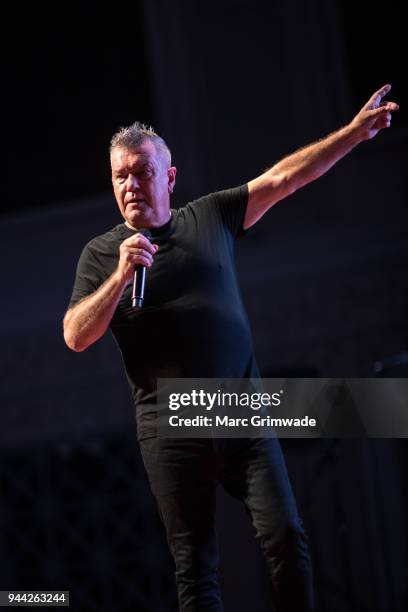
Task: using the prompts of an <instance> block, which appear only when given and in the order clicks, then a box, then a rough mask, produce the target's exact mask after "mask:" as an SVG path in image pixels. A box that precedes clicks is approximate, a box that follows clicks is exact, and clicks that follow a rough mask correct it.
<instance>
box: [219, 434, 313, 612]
mask: <svg viewBox="0 0 408 612" xmlns="http://www.w3.org/2000/svg"><path fill="white" fill-rule="evenodd" d="M226 448H228V450H227V451H226V452H224V453H223V456H224V457H225V463H224V465H223V470H222V477H221V478H220V480H221V483H222V484H223V486H224V487H225V489H226V490H227V491H228V492H229V493H231V494H232V495H234V497H236V498H238V499H240V500H241V501H243V502H244V503H245V506H246V508H247V511H248V512H249V514H250V516H251V519H252V523H253V525H254V527H255V529H256V534H257V537H258V538H259V539H260V542H261V546H262V549H263V552H264V555H265V558H266V562H267V565H268V568H269V572H270V575H271V578H272V586H273V593H274V600H275V604H276V608H277V610H278V611H279V612H294V611H295V610H296V612H312V611H313V609H314V607H313V586H312V568H311V561H310V556H309V551H308V545H307V536H306V534H305V532H304V529H303V525H302V521H301V518H300V517H299V514H298V511H297V507H296V502H295V499H294V497H293V493H292V489H291V486H290V482H289V479H288V475H287V471H286V466H285V462H284V458H283V455H282V451H281V448H280V445H279V442H278V440H277V439H275V438H272V439H254V440H237V439H236V440H229V441H228V445H226Z"/></svg>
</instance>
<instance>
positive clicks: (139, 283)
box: [132, 265, 146, 308]
mask: <svg viewBox="0 0 408 612" xmlns="http://www.w3.org/2000/svg"><path fill="white" fill-rule="evenodd" d="M145 281H146V266H141V265H137V266H135V273H134V275H133V290H132V306H133V308H142V306H143V299H144V288H145Z"/></svg>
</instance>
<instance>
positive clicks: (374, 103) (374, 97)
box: [366, 83, 391, 108]
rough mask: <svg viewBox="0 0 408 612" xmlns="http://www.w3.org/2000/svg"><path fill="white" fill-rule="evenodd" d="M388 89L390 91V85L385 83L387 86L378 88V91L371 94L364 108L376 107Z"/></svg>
mask: <svg viewBox="0 0 408 612" xmlns="http://www.w3.org/2000/svg"><path fill="white" fill-rule="evenodd" d="M390 89H391V85H390V84H389V83H387V85H383V86H382V87H380V89H378V90H377V91H376V92H374V93H373V95H372V96H371V98H370V99H369V101H368V102H367V104H366V107H367V108H372V107H373V106H374V107H376V106H378V105H379V103H380V102H381V100H382V98H383V97H384V96H386V95H387V93H388V92H389V91H390Z"/></svg>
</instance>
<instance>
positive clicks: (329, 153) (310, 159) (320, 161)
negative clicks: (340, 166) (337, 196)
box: [268, 123, 363, 193]
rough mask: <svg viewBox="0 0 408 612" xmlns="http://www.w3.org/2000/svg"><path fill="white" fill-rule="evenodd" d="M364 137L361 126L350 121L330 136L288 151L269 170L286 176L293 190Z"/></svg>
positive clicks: (304, 183) (285, 180) (314, 176)
mask: <svg viewBox="0 0 408 612" xmlns="http://www.w3.org/2000/svg"><path fill="white" fill-rule="evenodd" d="M362 140H363V138H362V136H361V133H360V132H359V130H358V129H356V128H355V127H354V126H353V124H352V123H350V124H348V125H346V126H345V127H343V128H341V129H340V130H337V131H336V132H333V133H332V134H330V135H329V136H326V138H323V139H322V140H319V141H317V142H314V143H313V144H311V145H308V146H306V147H303V148H302V149H299V150H298V151H295V153H292V154H291V155H288V156H287V157H285V158H283V159H282V160H281V161H280V162H278V163H277V164H275V165H274V166H273V167H272V168H271V169H270V170H269V171H268V172H269V173H270V174H271V175H272V176H279V177H284V182H285V184H286V188H287V189H288V191H290V192H291V193H293V192H294V191H296V190H297V189H299V188H300V187H303V186H304V185H306V184H307V183H310V182H311V181H314V180H315V179H317V178H319V176H322V175H323V174H325V173H326V172H327V171H328V170H330V168H331V167H332V166H334V164H335V163H336V162H338V161H339V160H340V159H341V158H342V157H344V156H345V155H347V153H349V152H350V151H351V150H352V149H353V148H354V147H355V146H356V145H358V144H359V143H360V142H361V141H362Z"/></svg>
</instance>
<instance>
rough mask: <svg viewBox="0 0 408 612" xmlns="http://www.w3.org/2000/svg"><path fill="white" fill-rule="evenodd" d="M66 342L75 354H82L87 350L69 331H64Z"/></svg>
mask: <svg viewBox="0 0 408 612" xmlns="http://www.w3.org/2000/svg"><path fill="white" fill-rule="evenodd" d="M64 340H65V344H66V345H67V347H68V348H69V349H71V351H74V353H82V351H84V350H85V349H86V348H87V347H86V346H85V345H84V344H82V343H81V342H80V341H79V339H78V338H77V337H75V336H74V335H72V334H70V333H69V332H67V331H64Z"/></svg>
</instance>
